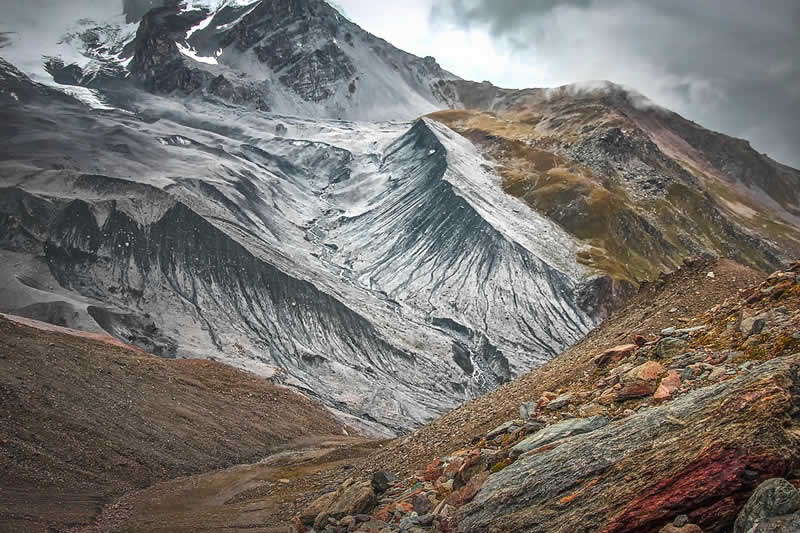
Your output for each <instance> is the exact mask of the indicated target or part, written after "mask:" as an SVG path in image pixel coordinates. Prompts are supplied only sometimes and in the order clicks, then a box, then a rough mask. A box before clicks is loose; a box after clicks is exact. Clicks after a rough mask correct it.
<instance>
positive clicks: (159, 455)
mask: <svg viewBox="0 0 800 533" xmlns="http://www.w3.org/2000/svg"><path fill="white" fill-rule="evenodd" d="M119 344H120V343H118V342H116V341H114V340H113V339H111V338H109V337H107V336H100V335H86V334H84V333H82V332H78V331H74V330H64V329H61V328H57V327H52V326H48V325H45V324H42V323H35V322H29V321H25V324H20V323H18V322H16V321H11V320H9V319H7V318H5V317H0V369H1V370H2V371H0V398H2V401H1V402H0V450H1V451H0V465H2V468H0V471H2V473H1V474H0V486H2V487H3V497H2V498H1V499H0V530H2V531H52V530H53V529H58V530H61V531H63V530H66V528H68V527H75V526H77V525H79V524H88V523H90V522H91V521H92V519H93V517H94V516H95V515H96V513H97V512H98V510H99V509H100V508H101V507H102V506H103V505H104V504H105V503H108V502H110V501H112V500H113V499H115V498H117V497H118V496H120V495H121V494H123V493H125V492H128V491H131V490H135V489H140V488H144V487H147V486H150V485H152V484H154V483H156V482H158V481H162V480H166V479H172V478H175V477H179V476H184V475H189V474H195V473H198V472H202V471H207V470H211V469H218V468H222V467H225V466H228V465H233V464H240V463H243V462H249V461H256V460H259V459H261V458H262V457H263V456H265V455H267V454H268V453H274V452H275V451H279V450H282V449H285V448H286V447H297V446H299V445H303V443H308V442H311V441H312V440H318V441H322V440H324V439H330V438H334V439H339V438H343V436H344V432H345V431H346V429H349V430H350V432H353V431H354V430H353V429H352V428H346V427H345V426H344V425H343V424H341V423H340V422H338V421H337V420H336V419H335V418H334V417H333V416H332V415H331V414H330V412H328V410H327V409H325V408H324V407H323V406H322V405H320V404H318V403H315V402H312V401H311V400H309V399H308V398H305V397H303V396H300V395H299V394H297V393H296V392H294V391H291V390H289V389H287V388H284V387H276V386H275V385H273V384H271V383H269V382H267V381H266V380H265V379H263V378H259V377H256V376H254V375H252V374H249V373H246V372H242V371H239V370H236V369H234V368H232V367H230V366H228V365H224V364H222V363H216V362H212V361H200V360H195V361H171V360H167V359H163V358H160V357H156V356H153V355H150V354H147V353H144V352H142V351H141V350H138V349H134V348H132V347H126V346H123V345H119ZM48 528H51V529H48Z"/></svg>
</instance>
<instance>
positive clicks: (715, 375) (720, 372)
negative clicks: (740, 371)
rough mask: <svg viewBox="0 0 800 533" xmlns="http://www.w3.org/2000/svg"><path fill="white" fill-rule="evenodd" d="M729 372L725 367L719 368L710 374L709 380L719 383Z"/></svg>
mask: <svg viewBox="0 0 800 533" xmlns="http://www.w3.org/2000/svg"><path fill="white" fill-rule="evenodd" d="M727 372H728V369H727V368H725V367H724V366H718V367H716V368H715V369H714V370H712V371H711V374H709V376H708V379H709V380H711V381H719V380H720V379H721V378H722V377H723V376H725V375H726V374H727Z"/></svg>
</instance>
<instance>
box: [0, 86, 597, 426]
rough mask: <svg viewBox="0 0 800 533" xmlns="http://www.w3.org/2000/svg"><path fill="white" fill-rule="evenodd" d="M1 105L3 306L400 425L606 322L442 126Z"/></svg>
mask: <svg viewBox="0 0 800 533" xmlns="http://www.w3.org/2000/svg"><path fill="white" fill-rule="evenodd" d="M9 76H12V77H14V79H21V80H22V79H24V76H22V75H21V74H20V73H14V72H13V71H10V74H9ZM27 83H28V84H29V85H30V89H29V90H28V91H26V92H27V93H28V94H36V91H37V90H44V89H39V88H38V86H36V85H34V84H32V82H30V81H28V82H27ZM162 104H163V101H161V100H155V101H153V106H152V108H151V109H158V106H159V105H162ZM210 111H214V109H213V108H210ZM0 115H2V119H3V121H4V122H3V123H4V124H5V125H6V126H5V128H4V129H3V131H2V132H0V136H1V137H2V139H3V142H4V143H5V145H4V152H3V156H2V160H3V163H2V164H3V168H4V173H3V178H2V182H1V184H2V187H3V191H4V192H3V202H2V214H3V228H4V233H3V238H2V242H3V250H2V254H3V258H4V259H3V261H4V263H6V264H9V265H13V268H9V269H7V270H6V271H5V274H4V281H3V289H2V295H3V298H2V301H3V310H4V311H8V312H13V313H15V314H23V315H25V316H29V317H31V318H36V319H45V318H46V319H48V320H55V321H56V322H57V323H62V324H65V325H69V326H73V327H81V328H83V329H88V330H93V331H107V332H109V333H111V334H113V335H115V336H117V337H118V338H121V339H123V340H125V341H126V342H130V343H133V344H136V345H137V346H140V347H142V348H144V349H146V350H148V351H150V352H152V353H156V354H159V355H162V356H165V357H205V358H214V359H219V360H222V361H225V362H228V363H230V364H234V365H236V366H239V367H242V368H246V369H249V370H252V371H255V372H257V373H260V374H262V375H265V376H269V377H271V378H272V379H274V380H276V381H278V382H281V383H286V384H289V385H292V386H295V387H298V388H301V389H302V390H304V391H306V392H307V393H308V394H310V395H313V396H314V397H316V398H319V399H321V400H322V401H324V402H325V403H326V404H327V405H329V406H330V407H332V408H334V409H336V410H337V411H339V412H341V413H342V416H348V417H350V416H355V417H357V418H358V419H359V420H361V423H362V424H364V425H365V427H367V428H369V429H370V431H373V432H374V431H377V432H383V433H386V432H387V430H388V431H392V432H401V431H406V430H408V429H409V428H411V427H414V426H416V425H420V424H422V423H424V422H426V421H428V420H430V419H431V418H433V417H434V416H435V415H436V414H438V413H441V412H443V411H444V410H446V409H449V408H451V407H453V406H455V405H456V404H457V403H458V402H460V401H462V400H463V399H466V398H469V397H471V396H473V395H476V394H479V393H480V392H483V391H487V390H490V389H491V388H494V387H496V386H497V385H498V384H500V383H503V382H505V381H507V380H509V379H511V377H512V376H514V375H517V374H518V373H520V372H522V371H523V370H525V369H526V368H529V367H531V366H533V365H537V364H541V363H542V362H543V361H545V360H546V359H547V358H549V357H551V356H552V355H555V354H556V353H558V352H559V351H560V350H562V349H563V348H565V347H567V346H569V345H570V344H572V343H573V342H574V341H576V340H577V339H579V338H580V337H581V336H583V335H584V334H585V333H586V332H588V331H589V330H590V329H591V328H592V327H593V325H594V324H595V323H596V320H597V318H596V317H595V313H594V309H593V308H592V306H591V299H590V301H588V302H587V301H579V299H578V295H586V294H590V293H591V291H592V290H594V287H593V286H591V285H587V284H586V282H585V281H584V280H583V276H584V274H583V270H582V268H581V267H580V266H579V265H577V264H576V263H575V261H574V247H573V244H572V240H571V238H570V237H569V236H568V235H567V234H566V233H565V232H564V231H563V230H561V229H560V228H559V227H558V226H556V225H555V224H553V223H552V222H550V221H548V220H547V219H545V218H544V217H542V216H540V215H538V214H536V213H535V212H532V211H530V210H527V209H526V208H525V206H524V205H523V204H522V203H520V202H518V201H516V200H515V199H513V198H511V197H508V196H507V195H505V194H504V193H503V192H502V191H501V190H500V188H499V187H498V186H497V184H496V183H495V181H494V177H493V174H492V173H491V172H489V171H488V170H487V169H488V166H486V165H485V164H484V160H483V158H482V157H481V156H480V155H479V154H477V153H476V151H475V149H474V148H473V147H472V145H471V144H470V143H468V142H467V141H466V140H464V139H463V138H461V137H459V136H457V135H455V134H453V133H452V132H451V131H449V130H447V129H446V128H444V127H442V126H440V125H438V124H436V123H434V122H431V121H429V120H419V121H417V122H415V123H386V124H359V123H349V122H339V121H323V120H320V119H315V120H307V119H294V118H289V117H279V116H274V115H248V116H246V117H236V116H233V115H228V116H216V115H210V114H209V115H208V118H207V119H205V120H203V119H202V118H201V117H203V116H204V115H203V114H202V112H201V111H198V112H197V113H195V114H194V115H192V117H191V121H192V122H195V123H196V126H195V127H190V126H186V125H182V124H178V123H176V122H173V121H171V120H166V119H161V120H156V121H153V120H151V119H148V118H140V117H138V116H135V115H131V114H129V113H123V112H119V111H114V110H109V111H98V112H88V111H87V109H86V108H85V107H84V106H82V105H81V104H80V103H78V102H77V101H72V102H62V101H56V100H48V99H41V100H36V101H33V102H28V103H26V104H25V105H22V104H18V105H10V106H6V107H4V108H2V109H0ZM54 121H57V123H58V127H57V128H56V127H55V126H54V125H55V122H54ZM278 131H280V132H283V135H285V137H279V136H276V135H273V134H269V133H266V134H265V133H264V132H278ZM387 228H391V231H387ZM466 240H470V241H471V243H472V246H469V247H465V246H463V243H464V242H465V241H466ZM353 423H356V422H355V421H353Z"/></svg>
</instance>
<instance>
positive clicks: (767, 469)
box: [293, 263, 800, 533]
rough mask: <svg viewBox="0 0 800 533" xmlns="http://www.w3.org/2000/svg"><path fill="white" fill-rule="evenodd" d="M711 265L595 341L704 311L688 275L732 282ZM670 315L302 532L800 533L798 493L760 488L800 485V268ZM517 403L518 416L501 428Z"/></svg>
mask: <svg viewBox="0 0 800 533" xmlns="http://www.w3.org/2000/svg"><path fill="white" fill-rule="evenodd" d="M708 266H709V265H707V264H699V265H698V264H694V265H692V266H690V267H689V272H688V275H687V273H683V274H682V275H678V276H676V277H674V278H673V279H670V278H666V279H664V280H663V283H662V284H663V285H664V287H662V288H659V287H656V290H655V292H654V291H653V290H652V288H650V287H648V288H646V289H645V290H644V292H643V293H642V294H641V296H642V297H643V298H644V297H645V296H649V299H647V300H645V299H642V300H641V303H640V304H639V305H636V306H633V307H631V306H630V305H629V307H628V308H626V309H625V310H623V311H622V312H621V313H620V315H618V316H617V317H616V319H617V320H616V321H617V324H615V326H616V327H612V326H611V325H610V324H609V323H608V322H607V323H605V324H604V325H603V326H601V327H600V328H599V329H598V330H597V334H598V335H604V336H606V337H608V335H609V334H612V333H614V334H616V332H620V331H621V330H620V329H619V326H621V325H622V324H624V320H625V318H626V317H625V315H628V318H632V317H633V316H634V315H638V314H640V313H641V312H642V311H644V312H645V313H646V314H647V315H649V316H653V315H654V314H655V313H658V311H657V310H658V309H659V308H661V309H663V307H662V306H661V305H660V302H659V301H658V300H654V299H653V298H652V297H653V296H654V295H659V296H660V295H664V296H667V297H669V293H670V292H671V290H680V289H683V294H680V295H678V294H675V295H674V296H675V297H678V298H679V299H683V300H684V301H686V302H687V303H688V302H690V301H691V297H687V295H686V294H685V290H686V286H685V283H686V281H687V278H688V280H691V279H692V278H694V279H695V280H697V281H698V289H699V292H700V294H701V296H702V295H703V294H704V291H703V288H704V287H703V286H702V285H703V284H701V282H700V280H701V279H702V278H700V276H698V275H697V274H701V275H702V276H703V277H704V278H705V283H704V285H706V286H711V287H713V285H714V284H715V283H720V282H722V280H721V279H720V278H717V271H718V269H716V268H715V269H714V270H710V271H709V270H707V269H708ZM712 268H713V267H712ZM728 268H729V267H727V266H725V265H722V269H724V270H726V272H724V274H723V276H721V278H722V279H725V281H724V282H723V283H725V284H728V283H731V282H733V283H734V286H735V284H736V282H737V281H739V280H742V279H745V278H747V273H746V272H744V271H742V270H741V269H739V273H738V274H737V275H736V276H735V279H736V280H737V281H734V276H732V274H733V271H731V270H728ZM706 272H713V273H714V277H710V276H708V274H706ZM695 273H696V274H695ZM718 280H719V281H718ZM739 282H741V281H739ZM662 291H663V292H662ZM707 292H708V296H709V299H710V300H716V301H719V299H716V298H714V296H713V295H714V294H715V291H714V289H713V288H712V289H711V290H710V291H707ZM728 294H731V293H728ZM648 303H649V304H650V305H649V306H648V305H647V304H648ZM693 305H697V304H693ZM671 310H672V309H670V311H671ZM661 312H662V313H664V311H663V310H662V311H661ZM664 314H665V315H666V316H663V318H661V319H660V322H661V324H665V323H667V321H668V320H669V319H670V318H671V319H672V320H671V322H672V323H673V324H675V325H674V326H671V327H667V328H664V329H663V330H662V331H660V332H658V333H656V334H648V335H640V334H639V333H647V332H646V331H645V330H642V329H639V327H638V326H640V324H639V323H633V322H631V323H628V324H627V327H628V328H630V329H627V331H626V332H625V331H623V334H622V338H623V339H624V338H625V337H627V338H628V339H631V340H632V341H635V342H632V343H631V344H629V345H621V346H616V347H610V348H609V349H607V350H605V351H604V350H603V349H602V345H598V344H596V343H594V342H583V343H581V344H580V345H578V346H576V348H573V349H572V350H570V351H568V352H566V353H565V354H562V355H561V356H559V357H558V358H556V359H555V360H553V361H552V362H550V363H548V365H546V366H545V367H544V368H543V369H540V370H538V371H535V372H533V373H532V374H530V375H528V376H526V377H525V378H524V379H523V380H520V381H517V382H515V383H514V384H511V385H509V386H507V387H504V388H503V389H501V390H499V391H497V392H495V393H493V394H491V395H489V396H487V397H484V398H482V399H480V400H477V401H475V402H472V403H471V404H468V405H465V406H464V407H462V408H460V409H458V410H455V411H453V412H452V413H449V414H448V415H446V416H445V417H443V418H442V419H440V420H439V421H437V423H436V424H434V425H432V426H430V427H426V428H425V429H424V430H422V431H420V432H419V433H417V434H415V435H413V436H412V437H410V438H408V439H405V440H403V441H398V442H396V443H395V444H394V445H392V446H391V448H390V449H387V450H386V451H385V452H379V453H378V454H376V456H374V457H373V458H370V459H367V461H368V463H369V464H370V467H368V468H367V469H366V470H367V471H368V472H369V471H370V470H372V471H374V470H378V469H381V468H386V467H391V466H397V465H398V464H399V463H398V460H397V457H398V456H401V455H403V450H411V453H412V455H413V454H414V453H415V452H414V450H416V449H417V448H416V447H417V445H423V446H424V444H426V443H428V444H429V443H431V442H433V441H434V440H435V439H442V440H444V441H446V442H448V443H449V444H450V445H451V446H452V445H453V444H455V443H456V442H457V440H458V438H459V437H458V436H457V435H463V434H464V433H463V432H462V433H459V432H458V429H457V428H459V427H460V423H459V422H457V421H458V420H468V421H470V422H468V424H469V425H470V429H473V430H474V429H476V423H475V422H474V420H475V418H476V417H477V419H478V420H481V419H488V418H489V417H491V418H492V419H493V421H492V423H491V425H488V426H484V427H485V428H489V429H484V430H482V431H480V432H476V434H475V435H474V437H473V438H472V440H471V441H462V444H463V445H464V447H463V448H461V449H457V450H453V451H451V452H450V453H448V454H446V455H443V456H442V457H440V458H436V459H434V460H433V461H432V462H430V463H429V464H427V465H426V466H425V467H424V468H421V469H420V470H419V471H418V473H417V474H416V475H414V476H412V477H410V478H408V479H402V480H395V481H392V478H391V476H389V482H388V483H382V482H381V480H382V479H386V475H384V474H375V475H374V476H373V477H372V481H371V482H370V481H367V482H366V483H360V482H359V481H358V478H354V479H351V480H349V481H345V482H344V483H343V484H342V485H341V486H340V487H338V488H335V490H332V491H330V492H328V493H326V494H325V495H323V496H321V497H320V498H319V499H318V500H316V501H315V502H314V503H313V504H311V505H310V506H309V507H307V508H306V509H304V510H303V511H302V512H300V513H299V514H298V516H297V518H296V519H295V523H294V526H293V527H294V530H295V531H312V530H313V531H378V530H384V531H416V532H422V531H430V530H434V531H464V532H472V531H475V532H478V531H480V532H484V531H492V532H501V531H531V532H534V531H542V532H545V531H548V532H549V531H564V532H567V531H570V532H572V531H587V532H588V531H606V532H612V531H613V532H623V531H629V532H634V531H635V532H657V531H661V532H663V533H674V532H676V531H677V532H682V533H697V532H703V531H705V532H719V531H730V530H731V528H733V530H734V531H736V532H742V531H748V530H750V528H751V527H754V526H755V528H754V529H752V531H755V532H759V531H760V532H766V531H782V532H788V531H792V529H791V528H792V524H796V523H797V520H798V516H797V514H792V513H797V512H798V510H800V500H798V498H800V496H798V495H797V492H796V489H794V488H793V487H792V485H791V484H790V483H787V482H786V481H781V482H780V483H783V485H781V484H780V483H779V480H775V479H772V480H770V481H769V482H768V483H766V484H764V485H763V486H762V487H760V488H759V490H758V491H757V492H756V494H753V491H754V489H755V488H756V487H757V486H759V484H761V483H762V482H763V481H765V480H767V479H770V478H787V479H789V480H790V481H791V482H793V483H794V484H795V485H796V484H797V482H798V472H800V468H798V466H799V464H800V463H799V462H798V461H800V458H798V455H797V449H798V448H797V445H798V442H797V439H798V433H797V427H796V426H797V411H798V409H797V403H798V398H797V393H798V390H800V388H798V376H800V374H798V370H799V369H800V366H798V365H800V359H798V358H799V357H800V355H799V354H798V349H800V334H798V330H800V263H795V264H794V265H793V266H792V268H791V270H789V271H785V272H776V273H774V274H772V275H770V276H769V277H768V278H767V279H766V280H765V281H764V282H762V283H761V284H760V285H756V286H754V287H752V288H750V289H748V290H746V291H742V292H741V293H738V294H737V293H735V292H734V293H732V294H731V296H730V297H728V298H726V299H724V301H722V302H721V303H719V304H717V305H715V306H713V307H712V308H710V309H709V310H708V311H707V312H705V313H701V314H699V315H698V316H696V317H689V319H688V320H687V321H686V322H682V321H680V320H677V318H678V317H677V316H676V315H675V313H674V312H672V313H670V312H667V313H664ZM620 321H623V322H622V323H620ZM610 322H614V320H612V321H610ZM694 324H697V325H694ZM687 325H688V326H690V327H686V326H687ZM626 333H627V334H626ZM618 338H619V337H618ZM595 340H596V339H595ZM542 387H548V388H549V390H545V389H543V388H542ZM523 391H525V392H527V394H524V393H523ZM540 391H543V392H540ZM520 393H523V394H520ZM498 400H499V401H498ZM515 400H516V401H515ZM520 400H522V403H521V404H520ZM507 403H514V404H515V405H516V406H517V409H518V412H515V413H513V414H512V413H511V412H510V411H509V412H508V413H505V416H508V415H510V418H509V419H508V421H507V422H505V423H502V424H499V425H497V426H496V427H495V426H494V424H497V423H498V422H499V421H502V420H503V418H505V416H504V414H502V407H501V406H503V405H505V404H507ZM498 407H500V409H501V410H500V411H499V410H498ZM490 409H493V410H491V411H490ZM487 415H488V416H487ZM449 428H452V429H454V430H455V432H453V431H448V429H449ZM470 429H468V430H467V431H470ZM424 450H425V451H427V453H428V457H429V459H430V457H431V454H430V450H431V449H430V448H424ZM425 451H423V453H425ZM780 491H783V492H780ZM770 494H771V496H770ZM751 495H752V497H751ZM748 499H749V501H748ZM778 502H785V503H778ZM745 503H747V506H745ZM737 516H738V519H737ZM734 522H736V524H735V527H734ZM759 523H760V525H759ZM382 528H383V529H382Z"/></svg>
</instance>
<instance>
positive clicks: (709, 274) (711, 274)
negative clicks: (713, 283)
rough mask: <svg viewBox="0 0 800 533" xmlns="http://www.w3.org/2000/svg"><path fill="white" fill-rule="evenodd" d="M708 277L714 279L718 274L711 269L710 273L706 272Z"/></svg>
mask: <svg viewBox="0 0 800 533" xmlns="http://www.w3.org/2000/svg"><path fill="white" fill-rule="evenodd" d="M706 277H708V278H710V279H714V278H716V277H717V275H716V274H714V272H713V271H711V272H709V273H708V274H706Z"/></svg>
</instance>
